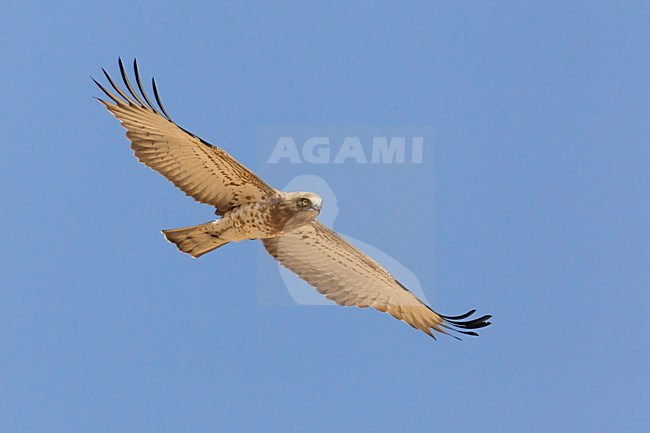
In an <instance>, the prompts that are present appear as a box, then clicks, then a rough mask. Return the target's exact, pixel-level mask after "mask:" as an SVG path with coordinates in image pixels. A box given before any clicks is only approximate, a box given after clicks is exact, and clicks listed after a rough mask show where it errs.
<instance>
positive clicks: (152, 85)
mask: <svg viewBox="0 0 650 433" xmlns="http://www.w3.org/2000/svg"><path fill="white" fill-rule="evenodd" d="M151 87H153V96H155V98H156V102H157V103H158V106H159V107H160V109H161V110H162V112H163V113H164V114H165V117H167V120H169V121H170V122H171V121H172V118H171V116H170V115H169V114H167V110H165V106H164V105H163V104H162V102H161V101H160V96H159V95H158V88H157V87H156V80H155V79H153V78H151Z"/></svg>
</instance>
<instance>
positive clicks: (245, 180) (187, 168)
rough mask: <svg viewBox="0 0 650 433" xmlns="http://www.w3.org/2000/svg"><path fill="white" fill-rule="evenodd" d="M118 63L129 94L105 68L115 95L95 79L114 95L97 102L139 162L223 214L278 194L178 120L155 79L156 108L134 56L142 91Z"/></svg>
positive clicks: (137, 80)
mask: <svg viewBox="0 0 650 433" xmlns="http://www.w3.org/2000/svg"><path fill="white" fill-rule="evenodd" d="M119 67H120V75H121V77H122V81H123V82H124V85H125V87H126V90H127V91H128V93H129V94H130V96H129V95H128V94H127V93H126V92H125V91H123V90H121V89H120V88H119V86H117V84H115V82H114V81H113V79H112V78H111V77H110V75H109V74H108V73H107V72H106V71H105V70H103V71H104V75H105V76H106V79H107V80H108V82H109V84H110V85H111V87H112V88H113V89H114V90H115V92H116V93H117V95H115V94H114V93H112V92H110V91H109V90H107V89H106V88H105V87H104V86H102V85H101V84H99V83H98V82H97V81H95V83H96V84H97V85H98V86H99V88H100V89H101V90H102V91H103V92H104V93H105V94H106V96H108V98H110V101H105V100H102V99H99V101H100V102H101V103H102V104H103V105H104V106H105V107H106V108H107V109H108V111H110V112H111V113H112V114H113V115H114V116H115V117H116V118H117V119H118V120H119V121H120V123H121V124H122V126H123V127H124V128H125V129H126V136H127V138H128V139H129V140H130V141H131V149H133V153H134V155H135V157H136V158H137V159H138V160H139V161H140V162H142V163H143V164H145V165H146V166H148V167H150V168H152V169H153V170H155V171H157V172H158V173H160V174H162V175H163V176H165V177H166V178H167V179H169V180H170V181H171V182H172V183H173V184H174V185H176V186H177V187H178V188H179V189H180V190H182V191H183V192H185V194H187V195H189V196H191V197H192V198H194V199H195V200H197V201H199V202H201V203H205V204H208V205H211V206H214V207H216V208H217V210H218V212H219V213H223V212H226V211H228V210H229V209H232V208H233V207H236V206H239V205H241V204H244V203H251V202H257V201H260V200H264V199H265V198H268V197H272V196H276V195H277V191H276V190H275V189H274V188H272V187H270V186H269V185H267V184H266V183H265V182H264V181H262V180H261V179H260V178H259V177H257V176H256V175H255V174H254V173H253V172H251V171H250V170H249V169H247V168H246V167H244V166H243V165H242V164H240V163H239V162H238V161H237V160H235V159H234V158H233V157H232V156H230V155H229V154H228V153H227V152H226V151H224V150H223V149H220V148H218V147H216V146H213V145H211V144H209V143H207V142H205V141H203V140H201V139H200V138H199V137H197V136H195V135H194V134H192V133H190V132H188V131H186V130H185V129H183V128H181V127H179V126H178V125H176V124H175V123H174V122H173V121H172V120H171V117H170V116H169V114H168V113H167V110H166V109H165V107H164V106H163V104H162V102H161V99H160V95H159V93H158V89H157V87H156V83H155V81H153V80H152V87H153V91H154V98H155V100H156V103H157V107H156V106H155V105H154V104H153V103H152V102H151V100H150V99H149V97H148V96H147V94H146V93H145V92H144V89H143V87H142V81H141V79H140V73H139V71H138V66H137V63H136V62H135V61H134V63H133V69H134V71H135V78H136V84H137V87H138V89H139V91H140V93H141V94H140V95H138V93H137V92H136V90H135V89H134V88H133V86H132V85H131V83H130V82H129V79H128V76H127V74H126V71H125V69H124V65H123V63H122V60H121V59H120V60H119ZM93 81H94V80H93ZM118 95H119V96H118Z"/></svg>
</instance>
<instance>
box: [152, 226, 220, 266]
mask: <svg viewBox="0 0 650 433" xmlns="http://www.w3.org/2000/svg"><path fill="white" fill-rule="evenodd" d="M222 232H223V230H220V229H219V223H218V222H217V223H215V222H212V221H211V222H207V223H205V224H199V225H196V226H191V227H182V228H179V229H169V230H163V231H162V234H163V235H164V236H165V238H166V239H167V240H168V241H169V242H171V243H173V244H175V245H176V248H178V250H179V251H181V252H183V253H186V254H189V255H190V256H192V257H194V258H198V257H201V256H202V255H203V254H206V253H209V252H210V251H213V250H216V249H217V248H219V247H221V246H223V245H226V244H227V243H228V242H229V241H227V240H224V239H222V238H221V234H222Z"/></svg>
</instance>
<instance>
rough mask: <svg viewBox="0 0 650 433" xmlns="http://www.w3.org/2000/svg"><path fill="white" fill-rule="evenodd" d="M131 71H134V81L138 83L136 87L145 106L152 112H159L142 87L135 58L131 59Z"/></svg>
mask: <svg viewBox="0 0 650 433" xmlns="http://www.w3.org/2000/svg"><path fill="white" fill-rule="evenodd" d="M133 71H134V72H135V82H136V84H137V85H138V89H140V93H142V97H143V98H144V100H145V101H146V102H147V106H148V107H149V108H151V109H152V110H153V112H154V113H156V114H160V113H159V112H158V110H156V107H154V105H153V104H152V103H151V100H150V99H149V96H147V92H145V91H144V88H143V87H142V80H141V79H140V71H138V61H137V60H136V59H133Z"/></svg>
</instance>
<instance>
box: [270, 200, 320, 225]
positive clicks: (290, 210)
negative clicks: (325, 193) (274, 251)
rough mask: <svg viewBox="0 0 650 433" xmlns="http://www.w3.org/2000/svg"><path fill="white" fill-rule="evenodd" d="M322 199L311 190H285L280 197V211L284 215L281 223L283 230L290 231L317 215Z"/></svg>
mask: <svg viewBox="0 0 650 433" xmlns="http://www.w3.org/2000/svg"><path fill="white" fill-rule="evenodd" d="M322 206H323V199H322V198H321V196H319V195H318V194H314V193H313V192H303V191H301V192H286V193H284V197H283V199H282V205H281V209H283V210H282V211H281V212H280V213H281V214H284V215H285V218H281V220H283V223H282V225H283V226H284V227H283V230H284V231H291V230H293V229H295V228H298V227H301V226H302V225H304V224H307V223H308V222H310V221H312V220H313V219H314V218H316V217H317V216H318V214H319V213H320V210H321V208H322Z"/></svg>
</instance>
